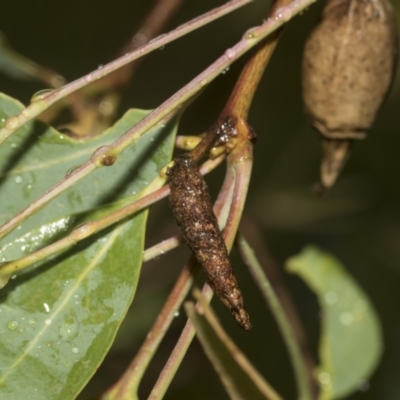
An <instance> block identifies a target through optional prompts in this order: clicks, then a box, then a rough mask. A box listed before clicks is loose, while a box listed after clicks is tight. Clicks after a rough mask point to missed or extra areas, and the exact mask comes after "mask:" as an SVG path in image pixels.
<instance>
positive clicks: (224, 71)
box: [221, 67, 229, 75]
mask: <svg viewBox="0 0 400 400" xmlns="http://www.w3.org/2000/svg"><path fill="white" fill-rule="evenodd" d="M228 71H229V67H226V68H225V69H224V70H223V71H222V72H221V74H222V75H225V74H226V73H227V72H228Z"/></svg>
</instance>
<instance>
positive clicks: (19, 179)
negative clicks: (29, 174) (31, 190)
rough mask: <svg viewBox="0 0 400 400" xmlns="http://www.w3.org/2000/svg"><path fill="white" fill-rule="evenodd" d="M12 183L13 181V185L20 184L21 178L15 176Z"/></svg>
mask: <svg viewBox="0 0 400 400" xmlns="http://www.w3.org/2000/svg"><path fill="white" fill-rule="evenodd" d="M14 181H15V183H21V182H22V177H21V176H19V175H17V176H16V177H15V178H14Z"/></svg>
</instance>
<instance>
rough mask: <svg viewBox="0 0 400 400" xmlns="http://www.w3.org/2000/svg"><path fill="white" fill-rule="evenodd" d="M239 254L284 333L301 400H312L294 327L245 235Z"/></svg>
mask: <svg viewBox="0 0 400 400" xmlns="http://www.w3.org/2000/svg"><path fill="white" fill-rule="evenodd" d="M237 244H238V249H239V252H240V254H241V256H242V258H243V261H244V262H245V264H246V265H247V266H248V267H249V270H250V272H251V273H252V275H253V277H254V281H255V282H256V284H257V285H258V286H259V288H260V291H261V294H262V295H263V296H264V297H265V300H266V301H267V303H268V305H269V307H270V309H271V311H272V314H273V315H274V317H275V319H276V322H277V324H278V326H279V329H280V331H281V333H282V336H283V340H284V341H285V343H286V347H287V349H288V351H289V354H290V359H291V361H292V365H293V369H294V373H295V377H296V383H297V389H298V392H299V399H300V400H312V399H313V394H312V393H313V390H312V387H311V385H310V381H309V380H308V370H307V366H306V364H305V362H304V360H303V357H302V353H301V349H300V347H299V345H298V342H297V341H296V335H295V333H294V332H293V328H292V325H291V323H290V321H289V319H288V317H287V316H286V314H285V311H284V309H283V308H282V305H281V304H280V302H279V299H278V297H277V296H276V294H275V291H274V289H273V287H272V286H271V284H270V282H269V280H268V278H267V276H266V275H265V274H264V271H263V269H262V267H261V265H260V263H259V262H258V260H257V258H256V256H255V254H254V252H253V250H252V249H251V248H250V246H249V244H248V243H247V241H246V239H245V238H244V237H243V235H241V234H239V235H238V238H237Z"/></svg>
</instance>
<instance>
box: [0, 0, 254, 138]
mask: <svg viewBox="0 0 400 400" xmlns="http://www.w3.org/2000/svg"><path fill="white" fill-rule="evenodd" d="M251 2H252V0H232V1H230V2H228V3H226V4H224V5H222V6H221V7H217V8H215V9H213V10H211V11H209V12H207V13H205V14H203V15H201V16H199V17H197V18H194V19H192V20H191V21H189V22H187V23H185V24H183V25H181V26H179V27H178V28H176V29H174V30H172V31H171V32H169V33H167V34H165V35H161V36H159V37H157V38H156V39H154V40H152V41H150V42H149V43H148V44H146V45H145V46H143V47H140V48H139V49H136V50H134V51H132V52H129V53H127V54H125V55H124V56H122V57H120V58H117V59H116V60H114V61H112V62H110V63H108V64H106V65H104V66H102V67H101V68H98V69H97V70H95V71H92V72H90V73H89V74H87V75H85V76H83V77H81V78H79V79H76V80H75V81H73V82H71V83H69V84H68V85H65V86H63V87H62V88H60V89H57V90H52V91H50V92H47V93H46V94H43V95H42V96H36V100H35V101H34V102H33V103H31V104H30V105H29V106H27V107H26V108H25V109H24V110H23V111H22V112H21V113H20V114H18V115H15V116H12V117H10V118H8V119H7V120H6V121H5V123H4V127H3V128H2V129H0V144H1V143H3V142H4V140H6V139H7V138H8V137H10V136H11V135H12V134H13V133H14V132H15V131H16V130H17V129H18V128H19V127H21V126H22V125H24V124H25V123H26V122H28V121H30V120H31V119H33V118H35V117H37V116H38V115H39V114H41V113H42V112H43V111H44V110H46V109H47V108H48V107H50V105H52V104H54V103H55V102H56V101H58V100H61V99H62V98H64V97H66V96H68V95H69V94H71V93H73V92H75V91H77V90H78V89H81V88H83V87H85V86H86V85H88V84H90V83H91V82H94V81H96V80H98V79H101V78H103V77H104V76H106V75H108V74H110V73H111V72H113V71H116V70H118V69H119V68H121V67H123V66H125V65H127V64H129V63H130V62H132V61H134V60H137V59H138V58H140V57H142V56H144V55H146V54H149V53H151V52H152V51H154V50H156V49H159V48H160V47H163V46H165V45H166V44H168V43H171V42H172V41H174V40H176V39H178V38H180V37H182V36H184V35H186V34H188V33H189V32H192V31H194V30H196V29H199V28H200V27H202V26H204V25H207V24H209V23H210V22H212V21H214V20H216V19H218V18H221V17H223V16H224V15H226V14H229V13H231V12H232V11H234V10H236V9H237V8H240V7H242V6H244V5H246V4H248V3H251Z"/></svg>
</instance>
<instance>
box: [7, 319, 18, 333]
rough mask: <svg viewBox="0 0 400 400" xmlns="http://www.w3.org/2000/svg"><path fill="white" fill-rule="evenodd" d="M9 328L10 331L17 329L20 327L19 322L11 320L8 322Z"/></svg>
mask: <svg viewBox="0 0 400 400" xmlns="http://www.w3.org/2000/svg"><path fill="white" fill-rule="evenodd" d="M7 328H8V329H9V330H10V331H15V330H17V329H18V322H17V321H10V322H9V323H8V324H7Z"/></svg>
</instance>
